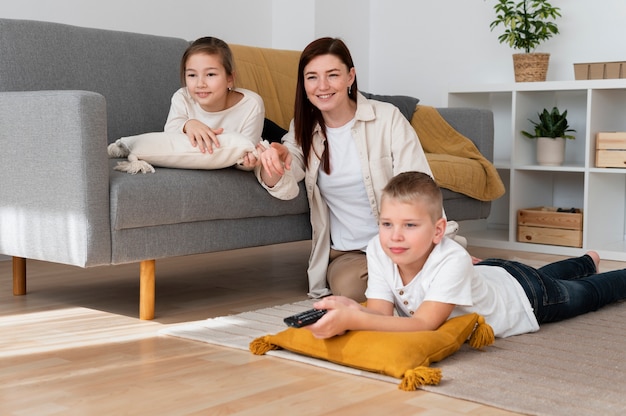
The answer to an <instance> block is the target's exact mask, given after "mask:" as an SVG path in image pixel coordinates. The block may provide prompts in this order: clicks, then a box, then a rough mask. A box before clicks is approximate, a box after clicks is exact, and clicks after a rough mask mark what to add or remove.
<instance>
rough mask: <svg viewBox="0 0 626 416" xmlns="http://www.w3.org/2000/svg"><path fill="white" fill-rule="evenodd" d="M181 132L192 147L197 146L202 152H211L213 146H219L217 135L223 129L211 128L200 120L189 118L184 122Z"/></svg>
mask: <svg viewBox="0 0 626 416" xmlns="http://www.w3.org/2000/svg"><path fill="white" fill-rule="evenodd" d="M183 132H184V133H185V134H186V135H187V137H189V142H191V145H192V146H193V147H196V146H197V147H198V148H199V149H200V151H201V152H202V153H206V152H209V153H213V147H220V141H219V140H218V138H217V135H218V134H222V133H223V132H224V129H223V128H219V129H212V128H210V127H209V126H207V125H206V124H204V123H202V122H201V121H198V120H195V119H190V120H189V121H187V123H185V127H183Z"/></svg>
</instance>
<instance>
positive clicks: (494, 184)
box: [411, 105, 505, 201]
mask: <svg viewBox="0 0 626 416" xmlns="http://www.w3.org/2000/svg"><path fill="white" fill-rule="evenodd" d="M411 125H412V126H413V128H414V129H415V131H416V132H417V135H418V137H419V139H420V142H421V143H422V147H423V148H424V152H425V153H426V158H427V159H428V163H429V164H430V168H431V170H432V172H433V176H434V177H435V180H436V181H437V184H438V185H439V186H440V187H442V188H446V189H449V190H451V191H455V192H459V193H462V194H464V195H467V196H470V197H472V198H475V199H478V200H480V201H493V200H494V199H497V198H499V197H501V196H502V195H504V192H505V188H504V184H503V183H502V179H500V175H499V174H498V171H497V170H496V168H495V166H493V164H492V163H491V162H490V161H489V160H487V159H486V158H485V157H484V156H483V155H482V154H481V153H480V151H479V150H478V148H477V147H476V145H475V144H474V143H473V142H472V141H471V140H470V139H468V138H467V137H465V136H463V135H462V134H460V133H459V132H458V131H456V130H455V129H454V128H453V127H452V126H450V125H449V124H448V123H447V122H446V120H444V118H443V117H442V116H441V115H440V114H439V112H438V111H437V109H435V108H434V107H429V106H423V105H418V106H417V107H416V109H415V113H414V114H413V118H412V119H411Z"/></svg>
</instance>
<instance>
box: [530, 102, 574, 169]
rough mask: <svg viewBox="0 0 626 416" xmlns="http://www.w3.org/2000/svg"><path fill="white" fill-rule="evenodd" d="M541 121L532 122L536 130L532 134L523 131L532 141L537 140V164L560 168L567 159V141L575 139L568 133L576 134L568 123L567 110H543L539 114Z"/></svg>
mask: <svg viewBox="0 0 626 416" xmlns="http://www.w3.org/2000/svg"><path fill="white" fill-rule="evenodd" d="M537 115H538V116H539V121H538V122H537V121H533V120H530V119H529V120H528V121H530V122H531V123H532V124H533V125H534V127H535V129H534V131H533V132H532V133H529V132H527V131H524V130H522V134H523V135H524V136H526V137H528V138H530V139H537V163H538V164H539V165H544V166H560V165H562V164H563V160H564V158H565V140H566V139H571V140H573V139H575V137H574V136H572V135H571V134H567V133H568V132H575V131H576V130H574V129H571V128H570V126H569V124H568V122H567V110H565V111H563V113H561V112H560V111H559V109H558V108H557V107H554V108H552V111H550V112H549V111H548V110H547V109H545V108H544V109H543V112H541V113H537Z"/></svg>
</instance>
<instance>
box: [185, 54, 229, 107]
mask: <svg viewBox="0 0 626 416" xmlns="http://www.w3.org/2000/svg"><path fill="white" fill-rule="evenodd" d="M185 85H186V86H187V90H188V91H189V94H190V95H191V96H192V97H193V99H194V100H195V101H196V102H197V103H198V104H200V107H202V109H203V110H204V111H208V112H210V113H212V112H217V111H222V110H224V109H225V108H226V99H227V96H228V88H232V86H233V77H232V76H229V75H227V74H226V69H225V68H224V65H223V64H222V60H221V58H220V57H219V55H209V54H206V53H196V54H193V55H191V56H189V58H188V59H187V62H186V63H185Z"/></svg>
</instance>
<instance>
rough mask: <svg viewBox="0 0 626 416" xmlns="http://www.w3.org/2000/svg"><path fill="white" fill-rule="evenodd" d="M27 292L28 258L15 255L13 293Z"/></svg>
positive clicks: (16, 294) (18, 294)
mask: <svg viewBox="0 0 626 416" xmlns="http://www.w3.org/2000/svg"><path fill="white" fill-rule="evenodd" d="M25 294H26V259H25V258H24V257H13V295H14V296H21V295H25Z"/></svg>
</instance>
